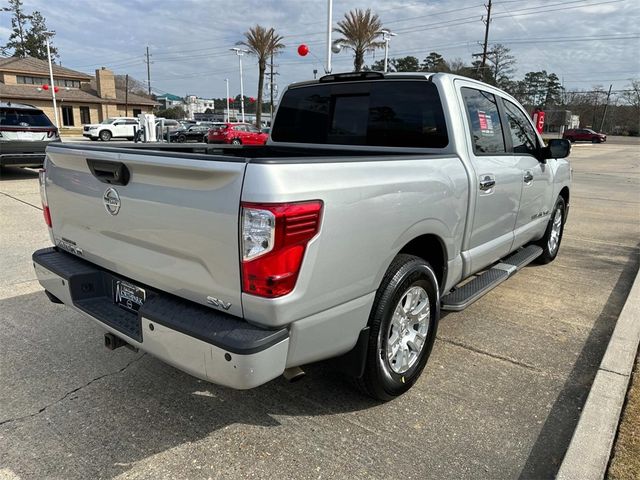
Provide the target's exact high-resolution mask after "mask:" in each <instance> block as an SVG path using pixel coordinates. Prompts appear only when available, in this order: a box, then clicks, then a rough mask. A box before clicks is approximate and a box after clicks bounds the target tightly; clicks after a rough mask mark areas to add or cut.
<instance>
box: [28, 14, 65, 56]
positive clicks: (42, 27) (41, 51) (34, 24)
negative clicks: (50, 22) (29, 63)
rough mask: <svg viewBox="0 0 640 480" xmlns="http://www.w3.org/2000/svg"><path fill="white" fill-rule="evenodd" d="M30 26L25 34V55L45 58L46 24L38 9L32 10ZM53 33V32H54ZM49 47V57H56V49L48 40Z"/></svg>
mask: <svg viewBox="0 0 640 480" xmlns="http://www.w3.org/2000/svg"><path fill="white" fill-rule="evenodd" d="M29 17H30V23H31V28H30V29H29V31H28V32H27V34H26V35H25V50H26V53H27V55H29V56H30V57H34V58H39V59H40V60H46V59H47V42H46V38H45V34H46V32H48V30H47V24H46V21H45V19H44V17H43V16H42V14H41V13H40V12H39V11H37V10H36V11H35V12H33V13H32V14H31V15H30V16H29ZM54 33H55V32H54ZM49 48H50V50H51V58H52V59H54V58H58V49H57V48H56V47H54V46H53V45H51V40H49Z"/></svg>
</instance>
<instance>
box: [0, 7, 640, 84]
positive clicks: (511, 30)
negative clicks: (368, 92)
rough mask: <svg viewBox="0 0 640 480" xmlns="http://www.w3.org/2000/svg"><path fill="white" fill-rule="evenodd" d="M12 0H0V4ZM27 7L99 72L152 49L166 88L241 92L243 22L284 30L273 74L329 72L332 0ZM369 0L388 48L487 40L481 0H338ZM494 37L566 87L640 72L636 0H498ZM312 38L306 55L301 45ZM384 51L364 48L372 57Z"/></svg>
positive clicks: (440, 48)
mask: <svg viewBox="0 0 640 480" xmlns="http://www.w3.org/2000/svg"><path fill="white" fill-rule="evenodd" d="M4 3H6V0H0V5H2V4H4ZM24 6H25V10H26V11H32V10H39V11H41V12H42V14H43V15H44V16H45V18H46V19H47V26H48V27H49V28H50V29H53V30H55V31H56V37H55V40H54V43H55V45H56V46H57V47H58V49H59V52H60V57H61V61H62V64H63V65H64V66H66V67H69V68H74V69H77V70H80V71H84V72H88V73H93V70H95V69H96V68H99V67H100V66H106V67H108V68H111V69H113V70H114V71H115V72H116V73H121V74H124V73H128V74H130V75H132V76H134V77H136V78H138V79H140V80H146V66H145V64H144V62H143V59H144V51H145V48H146V46H147V45H148V46H149V48H150V51H151V54H152V62H153V63H152V64H151V84H152V86H153V87H154V88H156V89H157V90H158V91H159V92H170V93H174V94H177V95H181V96H182V95H186V94H194V95H199V96H202V97H224V96H225V82H224V79H225V78H228V79H229V82H230V93H231V95H236V94H238V93H239V92H240V87H239V72H238V60H237V57H236V56H235V55H234V54H233V53H232V52H230V51H229V50H228V49H229V48H230V47H232V46H234V44H235V43H236V42H237V41H239V40H242V38H243V32H244V31H246V29H247V28H248V27H249V26H251V25H254V24H256V23H259V24H261V25H264V26H267V27H269V26H273V27H275V28H276V30H277V31H278V32H279V33H280V34H282V35H284V36H285V39H284V42H285V44H286V45H287V48H286V51H285V52H284V53H283V54H282V55H280V56H278V57H277V60H276V63H277V64H278V68H277V71H278V72H279V76H278V77H277V83H278V84H279V85H280V86H282V87H283V86H285V85H286V84H288V83H291V82H294V81H299V80H306V79H309V78H312V77H313V69H314V68H315V69H317V70H318V71H319V72H322V71H323V60H324V57H325V46H324V38H325V33H324V32H325V30H326V21H327V18H326V15H327V14H326V8H327V2H326V1H325V0H297V1H296V0H278V1H274V0H259V1H257V0H235V1H228V0H227V1H224V2H223V1H217V0H209V1H201V0H172V1H168V0H126V1H116V0H112V1H108V0H81V1H80V0H65V1H52V0H47V1H45V0H24ZM355 7H359V8H367V7H370V8H372V9H373V10H374V11H376V12H377V13H378V14H379V15H380V17H381V19H382V21H383V24H384V25H385V26H386V27H388V28H390V29H391V30H396V31H398V36H396V37H394V38H393V40H392V42H391V50H390V56H405V55H414V56H416V57H418V58H419V59H423V58H424V57H425V56H426V55H427V54H428V53H429V52H430V51H434V50H435V51H437V52H439V53H441V54H442V55H443V56H444V57H445V58H446V59H455V58H461V59H462V60H464V61H465V62H470V61H471V54H472V53H475V52H479V51H481V48H480V47H479V42H481V41H482V39H483V36H484V24H483V23H482V21H481V18H482V16H483V15H485V14H486V10H485V8H484V6H483V1H482V0H449V1H428V2H427V1H416V0H406V1H403V2H402V1H395V0H384V1H383V0H369V1H361V0H349V1H347V0H334V7H333V9H334V15H333V17H334V23H335V22H336V21H337V20H339V19H340V18H341V17H342V16H343V15H344V13H345V12H346V11H348V10H349V9H351V8H355ZM492 17H493V21H492V22H491V30H490V43H498V42H500V43H504V44H506V45H507V46H508V47H510V48H511V49H512V53H513V54H514V55H515V56H516V58H517V60H518V64H517V74H516V76H517V77H521V76H522V75H524V73H526V72H528V71H531V70H542V69H545V70H547V71H548V72H555V73H556V74H557V75H558V76H559V77H560V78H562V79H563V80H564V84H565V86H566V87H567V88H569V89H590V88H591V87H592V86H594V85H603V86H605V87H608V85H609V84H610V83H612V84H613V86H614V89H618V88H623V87H624V86H625V85H626V84H628V83H629V79H631V78H640V2H638V1H637V0H600V1H598V0H580V1H571V0H565V1H561V0H526V1H525V0H503V1H500V0H496V1H495V2H494V4H493V10H492ZM9 33H10V15H9V14H7V13H4V12H0V42H1V43H5V42H6V39H7V37H8V35H9ZM301 43H305V44H307V45H308V46H309V48H310V50H311V54H310V55H308V56H307V57H304V58H303V57H300V56H298V55H297V53H296V48H297V46H298V45H300V44H301ZM382 57H383V52H382V51H377V52H375V54H368V55H367V57H366V62H367V63H371V62H372V61H374V60H376V59H380V58H382ZM333 62H334V68H333V71H334V72H336V71H347V70H349V69H350V67H351V65H352V56H351V54H350V53H349V52H347V51H345V52H342V53H340V54H339V55H335V56H334V57H333ZM243 66H244V71H245V75H244V85H245V94H246V95H248V96H251V95H255V94H256V90H257V65H256V61H255V59H254V58H252V57H245V58H244V61H243Z"/></svg>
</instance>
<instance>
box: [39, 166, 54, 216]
mask: <svg viewBox="0 0 640 480" xmlns="http://www.w3.org/2000/svg"><path fill="white" fill-rule="evenodd" d="M46 173H47V171H46V170H45V169H44V168H41V169H40V171H38V183H39V184H40V201H41V202H42V215H43V216H44V221H45V223H46V224H47V227H49V228H53V224H52V223H51V211H50V210H49V202H48V201H47V189H46V185H45V175H46Z"/></svg>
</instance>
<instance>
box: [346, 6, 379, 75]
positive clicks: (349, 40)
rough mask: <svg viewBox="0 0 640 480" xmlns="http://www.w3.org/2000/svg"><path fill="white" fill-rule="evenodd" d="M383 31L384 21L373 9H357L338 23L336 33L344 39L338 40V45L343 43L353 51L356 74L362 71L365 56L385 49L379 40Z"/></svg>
mask: <svg viewBox="0 0 640 480" xmlns="http://www.w3.org/2000/svg"><path fill="white" fill-rule="evenodd" d="M380 30H382V21H381V20H380V17H378V15H377V14H375V13H371V9H370V8H367V9H366V10H361V9H359V8H356V9H355V10H351V11H350V12H348V13H345V14H344V19H342V20H340V21H339V22H338V26H337V27H336V28H334V31H336V32H338V33H339V34H341V35H342V36H343V38H338V39H337V40H336V42H337V43H341V44H343V45H345V46H347V47H349V48H351V50H353V52H354V53H355V57H354V59H353V69H354V70H355V71H356V72H359V71H360V70H362V67H363V65H364V54H365V53H366V52H372V51H374V50H375V49H376V48H382V47H384V42H382V41H380V40H378V37H379V35H380Z"/></svg>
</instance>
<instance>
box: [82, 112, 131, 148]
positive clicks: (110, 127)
mask: <svg viewBox="0 0 640 480" xmlns="http://www.w3.org/2000/svg"><path fill="white" fill-rule="evenodd" d="M139 129H140V122H139V121H138V119H137V118H134V117H113V118H107V119H106V120H103V121H102V122H100V123H95V124H88V125H85V126H84V127H83V129H82V136H83V137H87V138H90V139H91V140H98V139H100V140H102V141H103V142H108V141H109V140H111V139H112V138H126V139H127V140H133V139H134V137H135V134H136V131H137V130H139Z"/></svg>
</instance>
